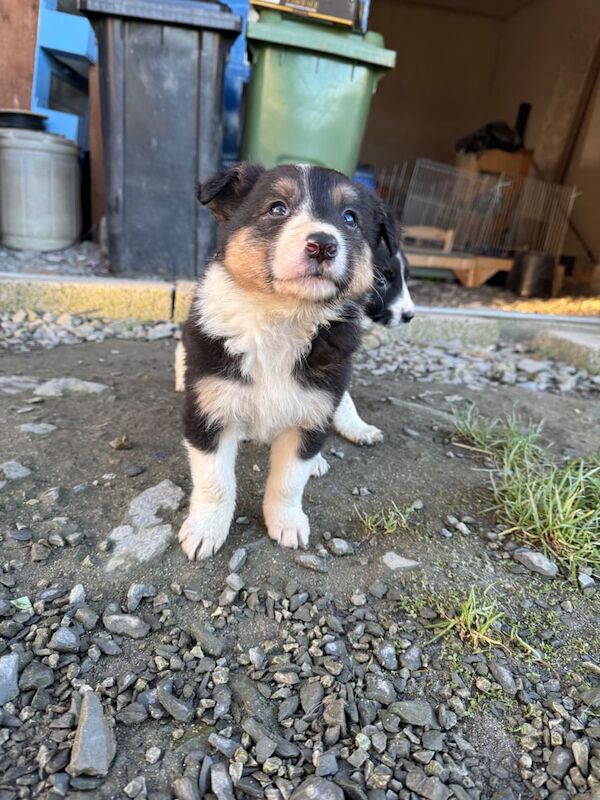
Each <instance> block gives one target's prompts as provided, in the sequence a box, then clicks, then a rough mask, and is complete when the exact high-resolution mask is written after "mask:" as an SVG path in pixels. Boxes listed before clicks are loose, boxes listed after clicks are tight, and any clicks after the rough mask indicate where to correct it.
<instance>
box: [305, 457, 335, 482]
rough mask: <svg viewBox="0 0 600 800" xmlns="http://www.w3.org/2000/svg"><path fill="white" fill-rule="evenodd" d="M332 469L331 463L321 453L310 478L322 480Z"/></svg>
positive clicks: (316, 458) (314, 462) (316, 459)
mask: <svg viewBox="0 0 600 800" xmlns="http://www.w3.org/2000/svg"><path fill="white" fill-rule="evenodd" d="M330 469H331V467H330V466H329V462H328V461H327V460H326V459H325V458H323V456H322V455H321V453H319V454H318V455H317V456H315V459H314V461H313V464H312V468H311V470H310V476H311V478H322V477H323V475H327V473H328V472H329V470H330Z"/></svg>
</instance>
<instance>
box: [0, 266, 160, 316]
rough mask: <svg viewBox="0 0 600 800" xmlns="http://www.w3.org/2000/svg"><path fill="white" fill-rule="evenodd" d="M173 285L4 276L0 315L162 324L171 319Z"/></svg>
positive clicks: (1, 278)
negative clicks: (49, 315)
mask: <svg viewBox="0 0 600 800" xmlns="http://www.w3.org/2000/svg"><path fill="white" fill-rule="evenodd" d="M174 291H175V287H174V284H173V283H171V282H169V281H149V280H140V281H137V280H127V279H123V278H85V277H75V276H74V277H61V276H47V275H33V274H32V275H15V274H11V273H4V274H0V312H11V311H17V310H19V309H21V308H23V309H31V310H34V311H52V312H54V313H58V314H63V313H68V314H81V315H82V316H88V317H102V318H106V319H115V320H118V319H132V320H140V321H144V322H161V321H168V320H170V319H171V316H172V313H173V305H174Z"/></svg>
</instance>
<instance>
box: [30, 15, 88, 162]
mask: <svg viewBox="0 0 600 800" xmlns="http://www.w3.org/2000/svg"><path fill="white" fill-rule="evenodd" d="M56 5H57V0H41V3H40V10H39V18H38V38H37V46H36V51H35V65H34V70H33V87H32V93H31V110H32V111H35V112H37V113H39V114H45V115H46V116H47V117H48V121H47V123H46V130H48V131H49V132H50V133H58V134H61V135H62V136H66V138H67V139H71V140H73V141H74V142H77V143H78V144H80V145H81V146H82V147H83V148H84V149H87V139H88V113H85V114H84V115H83V116H79V115H77V114H71V113H67V112H66V111H56V110H55V109H52V108H50V94H51V89H52V83H53V81H54V80H59V81H64V82H66V83H68V84H70V85H71V86H73V87H74V88H75V89H77V90H78V91H80V92H82V93H83V94H87V92H88V81H87V78H86V77H85V74H81V73H80V72H79V71H78V70H77V69H75V68H74V66H73V64H74V63H75V64H76V63H82V64H84V65H86V66H87V65H89V64H95V63H96V59H97V55H98V52H97V48H96V40H95V37H94V32H93V30H92V26H91V25H90V23H89V22H88V21H87V19H85V17H82V16H79V15H78V14H67V13H64V12H62V11H57V10H56ZM83 72H84V73H87V69H85V70H83Z"/></svg>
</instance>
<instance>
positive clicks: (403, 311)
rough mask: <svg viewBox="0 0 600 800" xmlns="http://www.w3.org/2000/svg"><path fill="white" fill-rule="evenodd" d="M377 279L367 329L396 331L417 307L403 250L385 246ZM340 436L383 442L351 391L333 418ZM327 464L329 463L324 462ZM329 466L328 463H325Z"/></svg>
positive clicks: (367, 310)
mask: <svg viewBox="0 0 600 800" xmlns="http://www.w3.org/2000/svg"><path fill="white" fill-rule="evenodd" d="M374 272H375V277H374V281H373V287H372V289H371V291H370V292H369V295H368V297H367V301H366V305H365V318H364V321H363V328H368V327H370V325H371V324H372V323H373V322H378V323H380V324H381V325H387V326H390V327H396V326H397V325H401V324H406V323H408V322H410V321H411V320H412V318H413V317H414V315H415V306H414V303H413V301H412V298H411V296H410V292H409V291H408V262H407V260H406V256H405V255H404V253H403V252H402V249H401V248H400V247H398V250H397V251H396V252H395V253H394V254H393V255H390V253H389V252H388V250H387V247H386V246H385V245H380V246H379V247H378V248H377V250H376V252H375V270H374ZM333 427H334V429H335V431H336V433H339V434H340V436H343V437H344V438H345V439H348V440H349V441H351V442H354V444H360V445H364V444H368V445H372V444H377V442H381V441H382V440H383V432H382V431H381V430H380V429H379V428H377V427H375V425H369V424H368V423H367V422H365V421H364V420H363V419H361V417H360V415H359V413H358V411H357V410H356V406H355V405H354V401H353V400H352V398H351V397H350V393H349V392H348V391H346V392H344V395H343V396H342V399H341V401H340V404H339V406H338V407H337V409H336V411H335V414H334V416H333ZM323 462H325V459H323ZM325 463H326V462H325ZM326 471H327V467H325V464H324V463H322V464H320V466H319V471H318V474H324V472H326Z"/></svg>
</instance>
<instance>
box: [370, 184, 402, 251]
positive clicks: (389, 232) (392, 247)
mask: <svg viewBox="0 0 600 800" xmlns="http://www.w3.org/2000/svg"><path fill="white" fill-rule="evenodd" d="M375 202H376V207H375V214H376V216H377V224H378V231H377V232H378V237H379V240H378V241H379V242H382V241H383V242H385V245H386V247H387V249H388V252H389V254H390V256H395V255H396V253H397V252H398V248H399V247H400V235H399V233H398V226H397V225H396V221H395V219H394V218H393V216H392V215H391V213H390V212H389V211H388V209H387V208H386V207H385V203H384V202H383V200H382V199H381V198H380V197H377V196H376V198H375Z"/></svg>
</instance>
